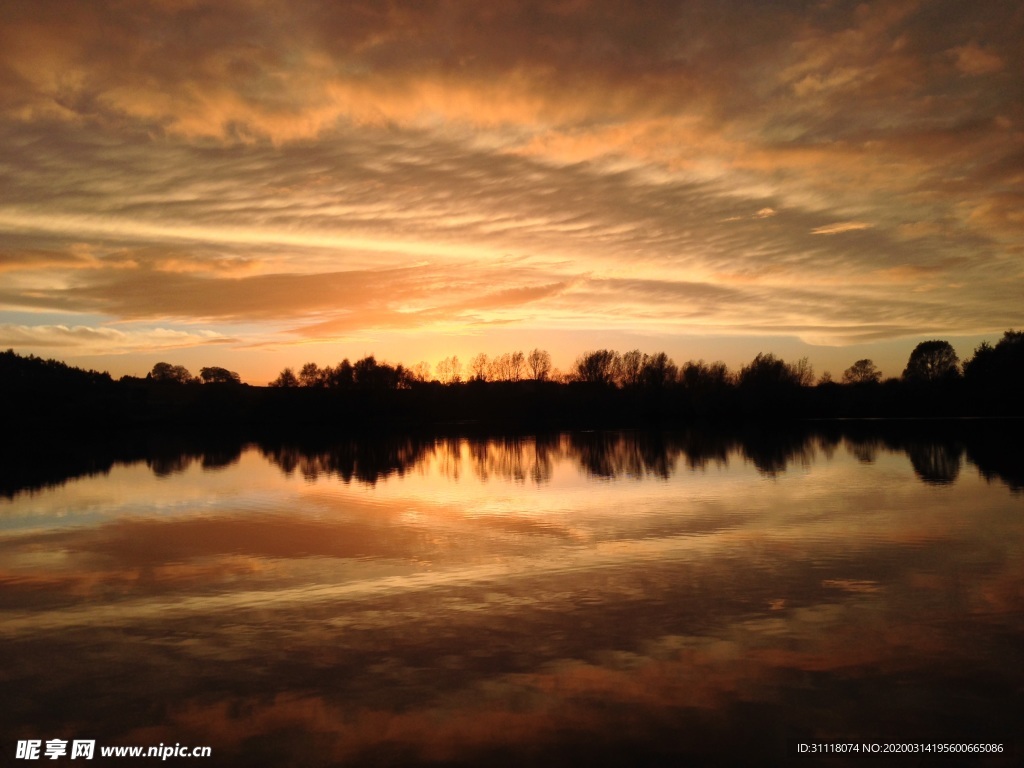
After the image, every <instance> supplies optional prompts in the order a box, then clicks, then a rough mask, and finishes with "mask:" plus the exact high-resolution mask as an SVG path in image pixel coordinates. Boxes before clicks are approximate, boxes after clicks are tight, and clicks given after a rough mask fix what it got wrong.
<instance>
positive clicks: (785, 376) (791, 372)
mask: <svg viewBox="0 0 1024 768" xmlns="http://www.w3.org/2000/svg"><path fill="white" fill-rule="evenodd" d="M800 376H801V373H800V372H798V371H796V370H795V369H794V368H793V367H792V366H789V365H787V364H786V362H785V361H784V360H782V359H781V358H778V357H776V356H775V355H773V354H772V353H771V352H768V353H765V352H759V353H758V355H757V356H756V357H755V358H754V359H753V360H752V361H751V363H750V365H747V366H744V367H743V368H741V369H740V375H739V385H740V387H742V388H743V389H758V390H762V391H769V390H772V389H778V388H779V387H788V386H799V385H801V384H802V383H803V382H802V380H801V378H800Z"/></svg>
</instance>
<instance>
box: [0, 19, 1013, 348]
mask: <svg viewBox="0 0 1024 768" xmlns="http://www.w3.org/2000/svg"><path fill="white" fill-rule="evenodd" d="M1021 24H1022V21H1021V17H1020V14H1019V10H1018V9H1017V7H1016V4H1014V3H1012V2H1002V1H1001V0H994V1H993V2H992V3H987V4H986V6H985V9H984V10H983V11H982V10H981V9H978V8H975V7H974V6H969V5H965V4H962V3H956V2H952V0H949V1H947V0H940V2H937V3H929V4H920V3H917V2H897V3H886V4H876V5H864V4H861V5H854V4H848V3H830V4H819V5H815V6H813V7H807V6H806V5H805V4H798V3H788V2H784V3H771V4H754V5H753V6H751V5H750V4H746V3H732V2H725V3H723V2H720V1H719V0H714V2H712V0H698V1H697V2H693V3H687V4H682V5H681V4H679V3H675V2H657V1H653V2H650V3H644V4H642V5H641V6H636V7H633V6H624V5H622V4H621V3H617V2H613V0H594V2H590V3H584V4H574V3H563V4H541V5H537V4H535V3H528V2H510V3H502V4H500V5H498V6H485V5H480V4H476V3H459V2H455V3H446V4H440V5H430V4H423V3H416V2H397V3H391V4H388V5H386V6H382V5H381V4H379V3H374V2H369V0H367V1H366V2H362V1H357V2H353V3H344V4H339V3H328V2H323V3H320V2H311V3H303V4H302V5H301V7H299V6H297V5H295V4H286V3H280V2H258V3H257V2H255V0H230V1H229V2H224V3H217V4H212V5H205V4H188V3H185V4H179V3H167V2H156V1H155V0H154V2H143V3H137V4H133V5H132V9H131V11H130V12H125V11H124V9H123V8H121V6H115V5H112V4H110V3H105V2H97V3H70V4H63V3H59V2H39V3H31V4H29V3H21V4H16V5H15V6H14V7H13V8H12V9H11V10H10V12H9V14H8V15H7V16H6V17H5V24H4V26H3V29H0V72H2V76H0V82H2V83H3V85H2V86H0V146H2V147H3V150H2V153H3V154H2V156H0V159H2V162H0V184H2V185H3V188H4V200H3V202H2V203H0V230H2V231H3V233H4V238H5V245H4V249H3V251H2V252H0V270H3V272H4V275H5V284H4V287H3V289H2V290H0V294H2V295H0V301H2V302H3V306H4V307H6V308H7V310H8V311H12V310H13V309H14V308H30V309H34V310H40V309H46V310H61V311H67V312H86V313H99V314H101V315H103V316H104V318H105V320H107V321H111V322H116V321H124V320H142V319H146V320H148V321H161V322H162V319H167V321H168V322H167V323H165V324H170V321H171V319H173V320H174V323H190V322H192V321H193V320H195V319H196V318H199V319H200V321H201V322H202V323H205V324H206V325H209V322H207V321H210V322H212V321H214V320H216V321H217V322H224V323H233V324H235V325H241V324H244V323H251V322H258V323H260V324H261V331H259V333H263V332H264V331H265V330H266V329H267V328H268V327H269V326H274V327H275V328H276V330H277V331H278V332H287V331H292V330H298V331H299V336H300V338H303V339H309V338H311V336H309V334H311V333H316V332H323V333H328V334H332V333H336V332H337V333H341V332H345V333H350V332H358V331H360V329H365V328H393V329H409V328H413V327H416V326H415V324H416V323H422V324H423V326H422V327H424V328H437V327H439V325H444V324H448V327H451V325H452V324H456V323H459V322H463V323H467V324H470V323H477V324H484V323H492V322H499V321H500V322H502V323H511V324H520V325H522V324H527V323H536V322H539V320H538V318H539V317H540V316H541V315H542V314H544V313H550V317H551V319H552V320H553V321H554V322H564V323H590V324H592V326H593V330H595V331H599V330H600V329H601V328H604V327H608V325H615V326H616V327H620V328H628V327H629V326H630V325H631V324H632V326H633V327H634V328H643V329H644V330H645V331H648V330H650V328H651V324H652V323H653V322H654V318H657V319H658V321H659V322H665V323H666V325H665V328H666V332H669V331H668V329H672V330H671V332H673V333H674V332H677V330H678V329H679V328H680V327H681V325H682V323H683V322H684V321H685V322H693V323H697V322H699V323H700V327H703V328H707V327H729V328H741V327H743V322H742V321H741V318H742V316H743V315H745V316H746V317H747V318H748V321H747V322H748V325H747V327H748V328H749V329H751V331H752V332H754V331H756V332H757V333H762V332H765V330H766V329H768V328H771V327H774V328H776V329H782V328H793V327H801V326H804V325H806V327H813V328H815V329H817V330H815V333H824V331H823V330H822V329H824V328H827V327H829V326H830V325H831V324H833V323H834V322H835V321H836V320H837V318H834V317H833V314H834V313H833V312H831V311H830V310H828V308H827V307H824V308H823V309H822V311H828V312H829V314H828V315H826V316H823V317H820V318H813V317H810V316H808V313H807V312H797V310H796V308H793V307H792V306H791V303H790V302H788V301H787V300H786V299H785V296H784V295H773V293H772V292H770V291H767V290H761V289H768V288H774V289H775V294H778V293H779V291H780V290H784V289H785V288H787V287H789V286H793V285H800V286H803V287H806V288H808V289H813V290H821V291H824V290H825V289H826V287H827V289H828V290H830V291H832V292H833V294H834V295H835V296H836V302H835V303H836V305H837V306H842V307H844V308H845V311H847V312H848V314H847V315H846V316H845V317H843V318H841V323H840V324H841V325H842V326H843V327H844V328H845V327H852V326H855V325H856V324H858V323H861V324H863V325H864V328H865V332H866V333H875V332H877V330H878V329H879V328H894V329H895V328H902V327H915V328H916V327H918V325H919V321H918V315H919V311H920V307H919V306H918V305H916V304H915V303H914V300H913V299H912V297H908V296H907V292H897V291H886V290H885V288H884V285H881V283H882V282H883V280H882V276H883V272H882V270H884V269H886V268H888V267H892V266H897V267H905V268H906V270H907V271H905V272H903V273H901V274H903V275H904V276H906V275H909V274H911V273H912V272H913V271H914V270H920V271H919V272H917V273H916V274H918V275H920V276H924V275H925V274H926V273H927V271H928V269H929V268H930V266H931V265H934V264H952V263H957V264H958V267H957V269H958V270H959V274H958V275H957V276H956V279H955V280H953V279H950V280H948V281H946V283H945V284H944V283H943V282H942V281H941V280H940V279H939V278H940V275H939V273H928V274H930V277H929V279H928V282H927V283H925V282H922V283H920V284H919V285H918V286H916V287H917V288H919V289H920V290H922V291H925V290H926V291H928V292H929V293H930V294H932V296H933V297H934V299H935V301H936V302H939V301H944V302H945V303H946V305H947V307H948V310H947V311H944V312H942V313H940V315H939V316H937V318H936V321H937V322H941V323H942V324H943V326H944V327H957V326H960V327H961V328H963V329H966V328H968V327H970V328H977V327H978V323H979V322H984V323H986V324H991V326H989V325H986V327H987V328H990V329H991V330H995V329H997V328H999V327H1002V326H1006V325H1009V324H1012V318H1013V317H1015V316H1016V314H1015V313H1016V302H1015V301H1011V300H1005V301H1004V300H1000V303H999V304H998V305H993V303H992V298H991V296H992V293H991V291H992V288H993V285H994V281H993V279H992V278H991V275H992V274H995V273H996V272H1003V273H1005V267H1006V264H1008V263H1010V264H1012V263H1015V261H1014V260H1015V259H1016V258H1017V257H1018V256H1019V253H1018V252H1017V251H1015V250H1014V249H1015V248H1016V249H1019V246H1018V245H1017V244H1018V243H1019V242H1021V238H1022V235H1024V221H1022V220H1021V218H1020V216H1019V214H1018V213H1017V211H1019V210H1020V204H1019V203H1020V200H1019V199H1018V198H1019V193H1018V192H1017V188H1018V187H1019V176H1020V169H1021V158H1024V139H1022V138H1021V137H1022V135H1024V134H1022V132H1021V126H1022V125H1024V110H1022V108H1021V106H1020V100H1019V99H1017V98H1016V97H1015V94H1016V93H1017V91H1018V90H1019V87H1020V75H1019V73H1020V72H1021V71H1024V53H1022V51H1021V48H1020V46H1019V44H1018V42H1017V41H1018V40H1019V38H1020V33H1021V32H1022V30H1021ZM853 232H856V233H857V234H856V236H847V237H838V235H840V234H844V233H853ZM816 235H836V236H835V237H827V238H824V237H816ZM957 259H959V260H960V261H959V262H956V261H955V260H957ZM513 262H515V263H516V264H518V265H520V267H521V268H522V271H521V272H515V273H508V274H507V275H506V274H504V273H503V270H504V268H505V267H506V266H507V265H508V264H510V263H513ZM403 269H407V270H413V271H410V272H398V271H390V270H403ZM894 274H895V273H894ZM932 278H934V279H932ZM620 279H631V280H638V281H650V282H647V283H644V285H645V288H644V289H643V291H641V290H639V289H637V288H629V289H627V286H626V284H625V283H623V284H621V285H619V286H618V288H616V289H614V290H612V289H611V288H610V286H612V285H613V284H614V281H616V280H620ZM1015 279H1019V276H1018V277H1017V278H1015ZM591 280H593V281H594V282H593V283H591V282H590V281H591ZM601 281H612V282H604V283H602V282H601ZM656 283H662V285H661V286H660V287H659V288H655V287H654V284H656ZM952 283H957V284H958V286H959V287H957V288H955V289H954V288H952V287H950V284H952ZM556 285H557V286H561V287H560V288H559V289H558V290H554V291H553V292H552V293H550V294H538V295H537V296H536V298H534V299H530V300H529V301H527V300H526V297H528V296H529V295H530V294H529V292H530V291H542V290H543V286H556ZM681 285H700V286H704V288H702V290H701V291H699V292H696V293H693V294H691V293H687V292H686V291H680V290H679V286H681ZM598 286H603V287H601V288H598ZM741 286H742V287H744V289H746V288H748V287H756V288H757V289H758V290H757V291H747V292H746V293H745V300H746V301H747V302H748V304H747V308H746V312H745V313H740V312H739V311H734V309H733V299H732V298H731V297H729V296H728V295H727V293H722V294H719V293H716V292H715V289H716V288H726V289H732V288H739V287H741ZM996 289H997V293H996V295H999V296H1002V295H1003V293H1004V292H1002V291H999V290H998V286H996ZM446 291H447V295H446ZM503 291H510V292H511V293H509V294H508V295H507V296H506V297H504V299H503V298H502V293H503ZM644 291H646V292H647V293H648V297H647V298H648V299H649V300H650V302H651V303H650V304H649V305H647V306H645V305H644V303H643V300H640V299H637V298H636V297H637V296H639V294H640V293H643V292H644ZM516 292H522V293H521V295H520V294H517V293H516ZM698 294H699V295H698ZM865 294H871V295H872V296H873V297H875V298H878V299H879V300H881V301H884V302H886V307H887V310H886V312H887V314H890V315H893V316H901V317H902V318H904V319H906V322H904V321H903V320H901V321H899V322H882V323H876V322H875V317H874V315H872V314H871V313H869V312H867V311H866V310H864V309H863V307H864V306H865V305H866V304H868V303H871V302H864V301H860V300H861V299H862V298H863V297H864V295H865ZM671 296H676V298H675V299H672V298H663V297H671ZM709 297H716V300H710V299H709ZM519 298H522V299H523V300H521V301H520V300H518V299H519ZM474 300H479V301H480V302H483V304H481V305H479V306H473V304H472V302H473V301H474ZM587 300H589V301H593V302H595V303H594V304H592V305H590V306H586V304H585V302H586V301H587ZM673 300H674V301H678V302H679V303H678V305H677V308H676V311H675V313H674V314H673V313H672V312H671V311H670V310H671V307H670V304H671V301H673ZM488 301H493V302H495V304H494V305H493V306H487V305H486V302H488ZM858 302H860V303H858ZM816 306H817V304H816ZM872 306H874V304H873V303H872ZM879 311H881V309H880V310H879ZM701 312H703V313H705V314H703V315H701V316H700V317H698V314H699V313H701ZM193 313H194V314H193ZM794 315H796V317H794ZM673 317H674V318H675V319H671V318H673ZM0 319H4V320H7V319H11V318H0ZM681 319H682V320H681ZM982 319H983V320H982ZM20 323H21V321H20V320H18V321H17V322H14V323H13V324H20ZM218 330H220V331H222V332H224V333H225V334H226V335H234V334H235V330H225V329H218ZM938 330H941V329H936V331H938ZM262 341H266V337H265V336H264V337H262V338H249V339H247V343H261V342H262Z"/></svg>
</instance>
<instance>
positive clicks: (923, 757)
mask: <svg viewBox="0 0 1024 768" xmlns="http://www.w3.org/2000/svg"><path fill="white" fill-rule="evenodd" d="M1006 432H1007V430H1006V429H1004V428H997V429H994V430H988V431H987V432H985V434H983V435H982V436H981V437H977V436H974V437H971V438H970V439H961V438H952V437H950V438H945V437H942V436H941V430H940V434H939V436H936V434H935V430H932V431H930V432H928V433H927V434H924V435H922V434H919V433H916V432H910V433H906V434H905V433H904V432H901V431H899V430H897V431H893V430H891V429H889V430H882V431H881V432H878V433H877V434H876V433H875V432H873V431H872V429H870V428H864V427H858V428H857V429H856V431H854V432H850V431H849V430H844V429H842V428H838V427H831V428H829V429H827V430H820V429H819V430H811V431H807V432H801V433H786V434H776V433H772V432H770V431H762V432H760V433H756V434H747V435H744V436H732V437H728V436H724V435H721V434H717V435H716V434H698V433H690V434H677V435H651V434H645V433H641V434H637V433H574V434H562V435H556V436H546V437H537V438H533V437H528V438H505V439H468V438H444V439H426V438H417V439H414V438H409V439H403V440H387V441H384V440H380V441H365V440H364V441H346V442H343V443H339V444H332V443H330V442H322V443H320V444H317V445H309V444H287V443H280V442H279V443H273V444H267V443H265V444H259V445H256V444H247V445H233V446H232V445H228V446H227V447H225V446H224V445H220V446H218V447H217V448H216V449H213V448H211V449H209V450H203V449H202V448H196V447H195V446H194V445H193V446H191V447H189V448H188V449H169V448H167V447H166V446H165V447H163V448H162V449H161V450H159V451H153V452H152V453H151V454H146V453H145V452H144V451H143V452H141V453H140V452H139V451H138V450H136V451H135V453H134V454H133V459H132V460H124V461H121V460H111V461H109V462H107V464H106V465H104V466H101V467H99V469H100V470H102V471H99V472H97V471H95V470H96V469H97V468H96V467H92V468H91V470H90V471H93V474H87V473H86V474H83V473H84V472H85V471H86V470H84V469H83V470H80V471H76V470H74V469H70V470H68V471H67V472H66V473H65V474H67V475H72V476H70V477H61V476H60V472H59V471H56V475H57V476H51V475H46V472H45V471H44V472H42V473H40V468H39V467H38V466H35V467H33V468H27V464H29V463H31V462H26V463H25V466H22V465H18V466H17V467H15V468H14V469H12V468H11V467H10V466H8V467H6V468H5V470H4V471H5V473H6V476H5V477H4V486H3V487H4V493H3V495H2V496H0V660H2V661H0V670H2V678H0V683H2V688H0V702H2V710H0V722H2V725H0V733H2V735H3V743H2V745H0V749H2V759H0V763H2V764H3V765H11V764H20V765H30V764H37V765H38V764H47V765H51V764H71V765H77V764H79V763H83V764H92V765H96V764H104V765H106V764H109V765H147V764H148V765H156V764H160V763H161V760H160V759H159V758H156V757H154V758H148V759H145V758H143V759H139V760H130V759H109V760H106V761H104V759H103V758H102V757H101V756H100V753H99V751H100V747H101V746H109V745H140V746H146V747H148V746H150V745H161V744H162V745H175V744H178V745H186V746H189V747H193V746H209V747H210V748H211V750H212V756H211V757H209V758H204V759H186V758H183V757H181V758H174V757H171V758H169V759H168V760H167V761H166V764H172V765H175V764H176V765H182V764H196V765H211V766H212V765H266V766H323V765H414V764H432V763H438V764H458V765H516V766H520V765H522V766H526V765H538V764H539V765H636V764H652V763H654V764H660V763H664V764H665V765H682V764H713V763H718V762H721V763H722V764H734V763H736V762H741V763H759V764H765V765H771V764H777V763H780V762H784V761H786V760H787V759H789V758H788V756H787V750H788V749H789V748H791V747H788V746H787V745H788V744H790V743H793V742H798V741H799V742H804V743H820V742H822V741H824V740H838V741H842V742H856V743H858V744H860V743H870V742H877V743H882V744H886V743H906V742H918V743H926V744H931V743H943V744H947V743H953V744H955V743H965V744H980V743H984V744H991V743H997V744H1002V745H1004V747H1003V749H1004V750H1008V752H1004V753H1003V756H1002V757H978V758H975V759H974V762H976V763H977V764H980V765H1006V764H1016V762H1017V760H1019V759H1021V753H1020V745H1019V738H1020V737H1019V731H1020V723H1021V719H1020V714H1019V713H1020V712H1021V711H1024V706H1022V705H1024V492H1022V490H1021V488H1022V484H1021V478H1022V469H1024V467H1022V463H1021V462H1020V461H1019V457H1020V451H1019V449H1014V448H1013V445H1012V443H1011V442H1010V441H1009V440H1005V439H1004V438H1006V437H1007V434H1006ZM1010 432H1013V429H1010ZM1010 437H1011V438H1012V434H1011V435H1010ZM72 464H73V462H72ZM19 472H28V473H29V474H31V475H32V477H31V478H30V479H29V480H26V481H25V482H24V483H20V484H19V479H18V476H17V474H18V473H19ZM76 474H77V476H74V475H76ZM43 476H45V477H46V479H45V481H43V480H40V479H39V478H40V477H43ZM54 739H61V740H67V741H68V743H69V748H68V754H67V755H65V756H61V757H58V758H57V759H56V760H48V759H46V756H45V749H46V746H47V742H48V741H52V740H54ZM76 739H78V740H93V741H95V743H96V747H95V749H96V753H95V758H94V760H93V762H92V763H87V762H86V761H85V760H84V758H79V759H77V760H74V761H72V760H71V758H70V752H71V749H70V745H71V743H72V742H73V740H76ZM29 740H39V741H40V743H41V747H40V751H41V759H40V760H39V761H36V762H34V763H33V762H29V761H25V760H19V759H18V758H17V750H18V745H19V742H22V746H21V748H22V749H23V750H24V749H26V747H25V743H26V742H27V741H29ZM794 762H795V763H797V764H802V765H812V764H816V763H818V762H822V761H819V760H815V759H810V758H805V759H802V760H801V759H794ZM909 762H914V763H920V764H928V763H930V762H937V763H938V764H942V765H952V764H962V763H963V762H965V760H964V759H960V760H953V761H950V760H941V761H937V760H935V753H934V752H933V753H931V754H928V753H926V752H923V753H919V754H918V755H917V757H915V758H911V759H910V760H909ZM824 763H825V764H832V762H830V761H827V760H826V761H824ZM834 764H841V765H858V764H865V763H864V761H863V760H860V759H851V758H846V759H839V760H837V761H835V762H834ZM886 764H893V761H886Z"/></svg>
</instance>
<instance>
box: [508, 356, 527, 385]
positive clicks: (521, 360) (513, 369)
mask: <svg viewBox="0 0 1024 768" xmlns="http://www.w3.org/2000/svg"><path fill="white" fill-rule="evenodd" d="M525 370H526V356H525V355H524V354H523V353H522V352H513V353H512V354H510V355H509V359H508V372H509V381H519V380H520V379H521V378H523V372H524V371H525Z"/></svg>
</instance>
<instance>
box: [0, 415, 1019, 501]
mask: <svg viewBox="0 0 1024 768" xmlns="http://www.w3.org/2000/svg"><path fill="white" fill-rule="evenodd" d="M248 446H254V447H255V448H257V449H258V450H259V452H260V453H261V454H262V455H263V456H264V457H265V458H266V459H267V460H268V461H270V462H271V463H272V464H274V465H276V466H277V467H278V468H280V470H281V471H282V472H284V473H285V474H287V475H292V474H296V473H297V474H299V475H301V476H302V477H304V478H306V479H308V480H315V479H317V478H319V477H333V478H337V479H340V480H342V481H343V482H345V483H351V482H358V483H362V484H366V485H373V484H375V483H377V482H379V481H380V480H382V479H385V478H387V477H390V476H393V475H397V476H401V475H404V474H405V473H407V472H411V471H415V470H416V468H417V467H419V466H421V465H422V464H423V463H424V462H427V461H435V462H436V463H437V466H438V467H439V468H440V470H441V472H442V473H443V474H445V475H447V476H449V477H451V478H452V479H458V478H459V477H460V475H461V474H462V473H471V474H472V475H473V476H476V477H478V478H479V479H481V480H488V479H490V478H496V479H501V480H506V481H516V482H529V483H534V484H538V485H539V484H543V483H546V482H548V481H549V480H550V479H551V478H552V476H553V471H554V467H555V465H556V464H558V463H559V462H566V461H569V462H572V463H574V464H576V465H577V466H578V467H580V468H581V469H582V470H583V471H585V472H586V473H587V474H589V475H591V476H594V477H602V478H609V479H616V478H644V477H650V478H669V477H671V476H672V475H673V474H674V473H676V472H679V471H685V470H691V469H705V468H709V467H714V466H722V465H726V464H728V462H729V461H732V460H736V459H737V458H739V459H741V460H743V461H749V462H750V463H751V464H753V466H755V467H756V468H757V470H758V471H759V472H761V473H762V474H765V475H768V476H775V475H780V474H782V473H784V472H786V471H788V470H789V469H790V467H792V466H794V465H796V466H802V465H804V464H806V463H808V462H810V461H812V460H813V459H814V457H815V455H817V454H822V455H825V456H831V455H832V454H833V453H834V452H835V451H836V450H837V449H839V448H840V447H841V446H842V447H844V448H845V449H846V450H848V451H850V452H851V453H852V454H853V455H854V456H856V457H857V458H858V459H859V460H861V461H864V462H869V463H870V462H874V461H875V460H876V458H877V457H878V456H879V455H880V454H881V453H882V452H892V453H903V454H906V455H907V456H908V458H909V460H910V463H911V466H912V467H913V469H914V471H915V473H916V474H917V476H918V477H919V478H920V480H921V481H922V482H926V483H932V484H945V483H952V482H954V481H956V480H957V478H958V477H959V476H960V473H961V472H963V471H964V470H965V467H967V466H968V465H972V466H974V467H977V469H978V471H979V472H980V473H981V474H982V475H983V476H984V477H986V478H988V479H990V480H999V481H1001V482H1003V483H1005V484H1006V485H1007V486H1009V487H1010V488H1011V489H1013V490H1014V491H1024V442H1022V441H1021V440H1020V438H1019V436H1018V435H1016V434H1015V433H1011V432H1009V431H1007V430H1005V429H1004V424H1003V423H1001V422H999V421H990V420H973V419H968V420H956V421H952V422H948V421H947V422H935V421H928V420H924V421H881V420H865V421H823V422H804V423H802V424H796V423H793V424H787V425H769V424H760V425H745V426H744V425H731V426H729V425H716V426H715V427H713V428H705V427H692V428H687V429H682V430H672V431H662V430H591V431H571V432H544V433H538V434H531V435H522V434H520V435H515V434H501V435H494V434H483V435H466V434H459V433H450V434H442V435H438V434H426V433H422V434H410V435H402V436H398V435H395V436H377V437H361V438H358V439H355V438H351V437H342V438H333V439H331V438H327V437H325V436H324V435H322V434H319V435H310V436H307V437H304V438H302V439H298V438H296V437H295V436H289V437H284V436H270V437H265V438H261V439H259V440H256V441H254V442H253V441H246V440H243V439H241V438H238V437H234V436H221V437H218V438H209V437H198V436H194V435H193V436H191V437H185V436H179V437H175V438H167V437H166V436H160V435H149V436H146V435H142V434H141V433H136V434H135V435H134V436H133V437H132V438H131V439H117V440H106V441H104V440H95V441H62V442H59V443H57V444H54V443H52V442H51V441H36V442H33V441H27V442H24V443H21V444H20V445H19V450H17V451H16V452H8V451H7V450H6V449H5V453H9V455H5V456H4V464H3V469H4V471H3V472H2V473H0V495H2V496H7V497H11V496H13V495H14V494H16V493H20V492H24V491H32V490H36V489H41V488H44V487H48V486H53V485H57V484H60V483H62V482H64V481H66V480H67V479H69V478H72V477H80V476H88V475H92V474H103V473H107V472H109V471H110V470H111V468H113V467H114V466H115V465H117V464H135V463H140V462H142V463H145V464H146V466H148V467H149V468H150V470H151V471H152V472H153V473H154V474H155V475H157V476H167V475H172V474H175V473H179V472H183V471H185V470H187V469H189V468H201V469H203V470H216V469H218V468H220V467H225V466H229V465H231V464H233V463H235V462H237V461H238V459H239V458H240V457H241V455H242V452H243V451H244V450H245V449H246V448H247V447H248Z"/></svg>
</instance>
